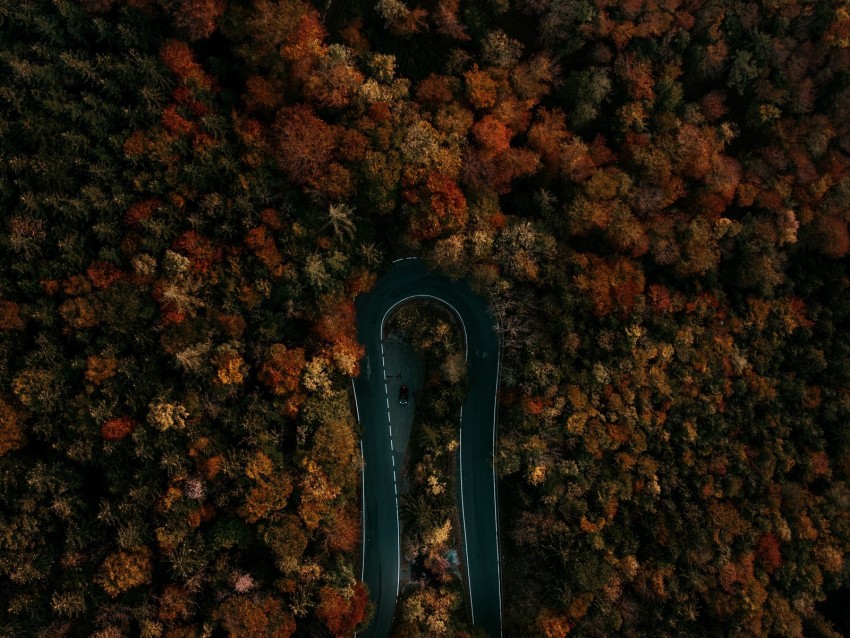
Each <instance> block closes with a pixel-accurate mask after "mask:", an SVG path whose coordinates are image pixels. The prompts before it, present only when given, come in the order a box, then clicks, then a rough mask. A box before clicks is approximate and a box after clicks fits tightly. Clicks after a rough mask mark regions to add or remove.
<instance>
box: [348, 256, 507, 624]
mask: <svg viewBox="0 0 850 638" xmlns="http://www.w3.org/2000/svg"><path fill="white" fill-rule="evenodd" d="M415 298H425V299H428V298H430V299H436V300H439V301H442V302H443V303H445V304H446V305H448V306H449V307H450V308H451V309H453V310H454V311H455V312H456V314H457V315H459V316H460V318H461V322H462V324H463V328H464V333H465V339H466V347H467V361H468V369H469V382H470V385H471V389H470V392H469V395H468V396H467V397H466V400H465V401H464V404H463V408H462V410H461V414H460V415H458V416H459V423H460V446H459V449H458V454H459V468H460V485H459V487H460V489H459V492H460V494H459V500H460V503H461V522H462V527H463V529H462V532H463V538H464V541H463V542H464V547H463V548H462V549H463V550H464V551H463V554H464V556H465V558H466V560H465V567H466V570H467V582H468V584H469V590H470V595H471V601H470V603H471V607H472V620H473V623H474V624H475V625H477V626H479V627H481V628H483V629H484V630H485V631H486V633H487V635H488V636H490V637H491V638H501V635H502V595H501V568H500V562H499V561H500V554H499V538H498V523H497V506H496V475H495V471H494V467H493V456H494V451H495V442H496V433H495V430H496V407H497V406H496V392H497V390H498V383H499V339H498V336H497V334H496V331H495V329H494V323H495V322H494V320H493V317H492V316H491V314H490V312H489V310H488V308H487V304H486V303H485V302H484V300H483V299H481V298H480V297H479V296H477V295H476V294H475V293H473V292H472V291H471V290H470V289H469V287H468V286H467V285H466V284H465V283H464V282H456V281H451V280H448V279H445V278H443V277H440V276H438V275H436V274H433V273H431V272H429V271H428V270H427V268H426V267H425V265H424V263H423V262H421V261H420V260H418V259H413V258H408V259H404V260H400V261H398V262H396V263H394V264H393V265H392V267H391V268H390V269H389V270H388V271H387V273H386V274H385V275H384V276H383V277H381V279H379V280H378V282H377V284H376V285H375V287H374V288H373V289H372V290H371V291H370V292H369V293H366V294H362V295H359V296H358V297H357V299H356V300H355V303H356V307H357V335H358V339H359V340H360V343H362V344H363V345H364V346H365V348H366V355H365V357H364V360H363V361H362V362H361V365H360V376H359V377H357V378H356V379H354V382H353V385H354V394H355V401H356V404H357V418H358V420H359V421H360V423H361V424H362V430H363V439H362V441H361V445H362V451H363V458H364V464H363V521H364V524H363V536H364V539H363V566H362V570H363V573H362V578H363V580H364V582H365V583H366V584H367V585H368V587H369V591H370V596H371V599H372V602H374V603H375V607H376V610H375V617H374V619H373V620H372V623H371V624H370V625H369V627H368V628H367V629H366V630H365V631H363V632H362V633H361V635H362V636H365V637H367V638H386V637H388V636H389V635H390V628H391V625H392V618H393V611H394V609H395V603H396V598H397V597H398V592H399V579H400V574H401V569H400V566H401V563H400V561H401V547H400V536H399V516H398V488H397V482H398V480H399V478H400V477H399V476H398V474H397V473H399V472H400V471H401V468H400V467H398V455H397V453H396V446H397V445H398V441H397V440H396V439H394V438H393V425H394V423H395V426H396V428H398V427H399V425H400V424H399V423H398V420H399V417H398V416H396V420H395V421H394V420H393V414H398V410H399V407H400V406H398V386H399V385H400V384H402V383H405V382H406V381H405V379H403V378H401V377H402V376H403V374H402V375H399V374H397V373H395V371H392V370H391V371H389V372H388V371H387V370H386V369H385V365H384V362H385V360H386V359H385V352H384V351H385V348H386V347H387V345H386V343H385V342H384V340H383V326H384V322H385V320H386V318H387V317H388V316H389V312H390V311H391V310H392V309H393V308H395V307H396V306H398V305H399V304H401V303H403V302H404V301H407V300H411V299H415ZM404 407H410V408H411V409H412V405H411V406H404Z"/></svg>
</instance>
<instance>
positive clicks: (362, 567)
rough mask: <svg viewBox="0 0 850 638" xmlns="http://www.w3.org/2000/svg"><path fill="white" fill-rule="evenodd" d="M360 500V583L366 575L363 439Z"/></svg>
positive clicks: (361, 445)
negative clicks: (361, 510) (361, 512)
mask: <svg viewBox="0 0 850 638" xmlns="http://www.w3.org/2000/svg"><path fill="white" fill-rule="evenodd" d="M360 494H361V496H360V498H362V499H363V518H362V520H361V521H360V527H361V528H363V547H362V548H361V549H360V554H361V561H360V582H363V577H364V576H365V575H366V457H365V456H363V439H360Z"/></svg>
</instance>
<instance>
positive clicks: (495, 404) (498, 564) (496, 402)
mask: <svg viewBox="0 0 850 638" xmlns="http://www.w3.org/2000/svg"><path fill="white" fill-rule="evenodd" d="M497 321H498V320H497ZM498 335H499V333H498V332H496V337H497V338H498ZM496 347H497V348H498V349H499V354H498V358H497V359H496V391H495V392H494V393H493V512H494V514H495V519H496V574H497V576H498V578H499V631H500V632H501V635H502V636H504V635H505V630H504V629H503V628H502V549H501V547H500V543H499V501H498V498H497V497H496V414H497V413H498V410H499V383H500V381H501V378H502V377H501V370H502V343H501V341H499V343H498V344H497V345H496Z"/></svg>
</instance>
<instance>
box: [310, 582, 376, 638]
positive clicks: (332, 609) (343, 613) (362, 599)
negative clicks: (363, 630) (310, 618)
mask: <svg viewBox="0 0 850 638" xmlns="http://www.w3.org/2000/svg"><path fill="white" fill-rule="evenodd" d="M368 601H369V599H368V594H367V592H366V587H365V585H363V583H356V584H354V585H353V586H352V587H351V589H350V590H349V591H347V592H344V593H343V592H340V591H339V590H337V589H336V588H334V587H330V586H325V587H322V588H321V589H320V590H319V606H318V608H317V609H316V615H317V616H318V617H319V619H320V620H321V621H322V622H323V623H325V626H326V627H327V628H328V630H329V631H330V632H331V634H333V635H334V636H339V637H340V638H342V636H349V635H351V633H352V632H353V631H354V630H355V629H356V628H357V627H358V626H359V625H360V624H361V623H362V622H363V621H364V620H365V619H366V605H367V603H368Z"/></svg>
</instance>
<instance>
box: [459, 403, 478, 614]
mask: <svg viewBox="0 0 850 638" xmlns="http://www.w3.org/2000/svg"><path fill="white" fill-rule="evenodd" d="M460 412H461V417H460V421H461V424H460V441H459V442H458V445H457V453H458V456H459V457H460V470H458V474H460V522H461V523H462V524H463V553H464V558H465V559H466V560H465V561H464V562H465V563H466V586H467V587H469V611H470V612H471V613H472V624H473V625H474V624H475V607H473V606H472V579H471V578H470V577H469V547H468V546H467V544H466V515H465V513H464V511H463V406H461V408H460Z"/></svg>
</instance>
